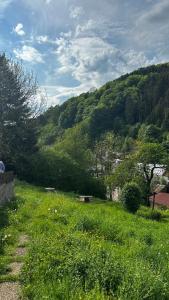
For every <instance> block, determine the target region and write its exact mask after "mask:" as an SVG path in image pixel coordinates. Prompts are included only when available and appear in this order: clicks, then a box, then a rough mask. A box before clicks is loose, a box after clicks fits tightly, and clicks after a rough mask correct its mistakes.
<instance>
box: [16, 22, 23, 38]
mask: <svg viewBox="0 0 169 300" xmlns="http://www.w3.org/2000/svg"><path fill="white" fill-rule="evenodd" d="M13 31H14V32H15V33H16V34H18V35H20V36H23V35H25V31H24V29H23V24H22V23H18V24H17V25H16V27H15V28H14V30H13Z"/></svg>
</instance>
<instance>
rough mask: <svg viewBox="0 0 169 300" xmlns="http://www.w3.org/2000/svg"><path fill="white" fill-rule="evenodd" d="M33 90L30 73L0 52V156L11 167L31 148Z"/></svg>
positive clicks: (34, 109) (34, 107)
mask: <svg viewBox="0 0 169 300" xmlns="http://www.w3.org/2000/svg"><path fill="white" fill-rule="evenodd" d="M36 92H37V85H36V81H35V80H34V78H33V76H32V75H26V74H25V73H24V71H23V68H22V66H21V65H20V64H18V63H15V62H13V61H11V60H9V59H8V58H7V57H6V56H5V54H2V55H0V156H1V157H2V159H4V160H5V161H6V163H7V164H9V165H12V166H13V167H15V166H16V165H17V164H18V162H20V161H21V160H22V159H23V158H24V157H26V156H27V155H29V154H31V153H32V152H33V151H34V146H35V144H36V130H35V123H34V116H35V115H36V111H37V101H36V100H35V95H36Z"/></svg>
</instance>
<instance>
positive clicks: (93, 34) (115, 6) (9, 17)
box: [0, 0, 169, 106]
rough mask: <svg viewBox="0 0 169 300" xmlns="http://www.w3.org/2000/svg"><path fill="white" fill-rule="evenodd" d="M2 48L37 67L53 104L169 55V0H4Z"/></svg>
mask: <svg viewBox="0 0 169 300" xmlns="http://www.w3.org/2000/svg"><path fill="white" fill-rule="evenodd" d="M0 51H1V52H4V51H5V52H6V53H7V55H9V56H10V57H11V58H12V59H14V60H19V61H22V64H23V67H24V68H25V69H26V70H27V71H33V73H34V74H35V76H36V77H37V80H38V83H39V86H40V89H41V91H42V93H44V94H45V95H46V97H47V105H48V106H50V105H56V104H61V103H63V102H64V101H65V100H67V99H69V98H70V97H72V96H75V95H79V94H80V93H83V92H87V91H89V90H92V89H93V88H98V87H100V86H102V85H103V84H104V83H106V82H107V81H110V80H113V79H115V78H117V77H119V76H120V75H122V74H125V73H128V72H131V71H133V70H135V69H137V68H139V67H143V66H147V65H151V64H157V63H163V62H168V61H169V0H0Z"/></svg>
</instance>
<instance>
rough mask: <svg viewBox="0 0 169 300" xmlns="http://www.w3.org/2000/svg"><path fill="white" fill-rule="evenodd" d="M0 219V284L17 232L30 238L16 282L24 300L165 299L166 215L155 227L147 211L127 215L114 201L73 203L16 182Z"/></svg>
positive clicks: (168, 294)
mask: <svg viewBox="0 0 169 300" xmlns="http://www.w3.org/2000/svg"><path fill="white" fill-rule="evenodd" d="M3 215H4V218H1V231H0V233H1V234H0V240H1V244H0V280H1V281H2V280H3V278H4V277H5V276H7V275H5V274H6V271H7V270H6V265H7V262H9V261H10V254H11V251H12V249H13V247H15V243H16V241H17V237H18V236H19V234H20V233H21V232H25V233H26V234H28V236H29V238H30V241H29V248H28V250H29V251H28V254H27V256H26V258H25V260H24V267H23V270H22V274H21V275H20V278H19V279H20V281H21V283H22V287H23V295H24V299H35V300H41V299H49V300H55V299H59V300H67V299H70V300H74V299H76V300H80V299H83V300H88V299H89V300H93V299H97V300H103V299H104V300H107V299H119V300H141V299H153V300H156V299H158V300H159V299H169V239H168V237H169V221H168V220H169V219H168V218H169V213H168V211H164V212H162V219H161V221H159V222H157V221H155V220H154V221H153V220H151V219H149V218H150V217H151V213H150V209H148V208H143V207H142V208H141V209H140V210H139V211H138V212H137V214H136V215H132V214H130V213H128V212H126V211H125V210H124V209H123V208H122V207H121V206H120V204H117V203H112V202H105V201H102V200H99V199H95V200H94V201H93V202H92V203H89V204H85V203H80V202H79V201H78V200H77V197H76V195H74V194H68V193H67V194H66V193H61V192H57V193H55V194H52V193H45V192H44V191H43V189H42V188H37V187H33V186H30V185H27V184H25V183H19V184H17V187H16V201H15V202H14V203H13V205H12V206H11V207H8V208H6V210H3V211H1V217H2V216H3ZM7 218H8V220H7ZM3 220H4V221H3ZM11 280H15V278H11Z"/></svg>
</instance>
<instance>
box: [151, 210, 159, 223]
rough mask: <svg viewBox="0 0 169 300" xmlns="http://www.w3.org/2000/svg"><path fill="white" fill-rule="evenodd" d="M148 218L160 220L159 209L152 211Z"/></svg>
mask: <svg viewBox="0 0 169 300" xmlns="http://www.w3.org/2000/svg"><path fill="white" fill-rule="evenodd" d="M150 218H151V219H152V220H155V221H161V219H162V215H161V212H159V211H152V213H151V215H150Z"/></svg>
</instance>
